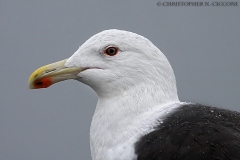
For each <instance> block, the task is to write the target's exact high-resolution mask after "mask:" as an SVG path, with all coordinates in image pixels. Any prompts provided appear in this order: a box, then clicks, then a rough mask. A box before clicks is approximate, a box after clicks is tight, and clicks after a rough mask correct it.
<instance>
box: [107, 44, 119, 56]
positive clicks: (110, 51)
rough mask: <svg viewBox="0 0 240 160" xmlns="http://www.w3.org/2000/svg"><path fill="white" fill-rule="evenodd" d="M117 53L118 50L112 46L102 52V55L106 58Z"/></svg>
mask: <svg viewBox="0 0 240 160" xmlns="http://www.w3.org/2000/svg"><path fill="white" fill-rule="evenodd" d="M117 53H118V48H117V47H114V46H109V47H107V48H106V49H105V50H104V54H106V55H108V56H115V55H116V54H117Z"/></svg>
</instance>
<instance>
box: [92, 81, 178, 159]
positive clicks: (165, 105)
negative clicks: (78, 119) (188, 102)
mask: <svg viewBox="0 0 240 160" xmlns="http://www.w3.org/2000/svg"><path fill="white" fill-rule="evenodd" d="M166 93H167V94H166ZM173 94H175V95H173ZM178 102H179V100H178V97H177V94H176V93H169V92H163V89H162V85H159V86H154V85H149V86H148V85H146V84H141V85H137V86H136V87H132V88H130V89H128V90H127V91H126V92H122V94H120V95H118V96H115V97H99V100H98V104H97V106H96V110H95V113H94V116H93V119H92V124H91V131H90V140H91V152H92V158H93V159H94V160H99V159H104V160H108V159H109V160H110V159H126V157H134V155H135V154H134V148H133V144H134V143H135V142H136V140H137V138H139V137H140V136H141V135H144V134H146V133H148V132H149V131H151V128H150V127H152V126H154V124H156V125H157V123H159V121H156V120H159V118H160V119H161V118H164V116H165V115H166V114H167V113H168V112H170V111H172V110H173V109H174V108H176V107H177V106H178V105H175V104H177V103H178ZM154 117H155V118H154ZM129 147H130V148H129ZM127 159H129V158H127Z"/></svg>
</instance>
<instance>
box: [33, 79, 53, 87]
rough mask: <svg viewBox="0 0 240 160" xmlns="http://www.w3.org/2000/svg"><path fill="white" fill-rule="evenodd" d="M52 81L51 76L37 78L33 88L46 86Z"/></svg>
mask: <svg viewBox="0 0 240 160" xmlns="http://www.w3.org/2000/svg"><path fill="white" fill-rule="evenodd" d="M52 84H53V83H52V81H51V78H49V77H46V78H42V79H39V80H37V81H36V82H34V89H39V88H47V87H49V86H51V85H52Z"/></svg>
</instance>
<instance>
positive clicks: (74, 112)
mask: <svg viewBox="0 0 240 160" xmlns="http://www.w3.org/2000/svg"><path fill="white" fill-rule="evenodd" d="M157 2H158V1H157V0H154V1H144V0H132V1H127V0H122V1H114V2H113V1H110V0H99V1H97V2H96V1H92V0H89V1H85V2H84V1H77V0H75V1H74V0H72V1H63V0H52V1H49V0H41V1H30V0H19V1H14V0H13V1H8V0H1V1H0V55H1V58H0V73H1V75H0V82H1V83H0V87H1V90H0V159H1V160H43V159H44V160H66V159H67V160H77V159H84V160H90V159H91V157H90V147H89V128H90V123H91V118H92V115H93V113H94V109H95V105H96V102H97V95H96V94H95V93H94V91H93V90H92V89H91V88H90V87H87V86H85V85H84V84H81V83H79V82H77V81H64V82H61V83H58V84H55V85H53V86H52V87H50V88H49V89H42V90H28V86H27V82H28V77H29V75H30V74H31V73H32V71H34V70H35V69H37V68H38V67H40V66H42V65H45V64H48V63H51V62H55V61H58V60H62V59H64V58H67V57H70V56H71V55H72V54H73V53H74V52H75V51H76V50H77V49H78V47H79V46H80V45H81V44H82V43H83V42H85V41H86V40H87V39H88V38H89V37H91V36H92V35H94V34H96V33H98V32H100V31H102V30H105V29H110V28H117V29H123V30H128V31H132V32H135V33H138V34H141V35H143V36H145V37H147V38H148V39H150V40H151V41H152V42H153V43H154V44H155V45H156V46H157V47H158V48H159V49H160V50H161V51H162V52H163V53H164V54H165V55H166V56H167V57H168V59H169V61H170V63H171V65H172V67H173V69H174V71H175V75H176V78H177V85H178V94H179V97H180V100H182V101H188V102H189V101H191V102H198V103H203V104H208V105H212V106H218V107H222V108H228V109H231V110H236V111H240V105H239V103H240V97H239V95H240V82H239V78H240V77H239V69H240V53H239V51H240V43H239V42H240V18H239V15H240V6H237V7H226V6H225V7H216V6H215V7H214V6H208V7H166V6H165V7H163V6H157V5H156V4H157ZM209 2H214V1H209ZM238 3H240V1H238Z"/></svg>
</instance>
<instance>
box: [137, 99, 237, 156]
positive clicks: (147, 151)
mask: <svg viewBox="0 0 240 160" xmlns="http://www.w3.org/2000/svg"><path fill="white" fill-rule="evenodd" d="M135 152H136V154H137V155H138V158H137V160H168V159H170V160H171V159H172V160H185V159H186V160H187V159H191V160H208V159H216V160H239V159H240V114H239V113H238V112H233V111H229V110H224V109H219V108H214V107H208V106H203V105H200V104H189V105H184V106H182V107H181V108H180V109H178V110H177V111H175V112H174V113H172V114H171V115H169V116H168V117H166V119H165V120H164V122H163V123H162V124H161V125H159V126H157V127H156V129H155V131H153V132H151V133H149V134H147V135H145V136H144V137H142V138H141V139H140V140H139V141H138V142H137V143H136V144H135Z"/></svg>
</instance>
